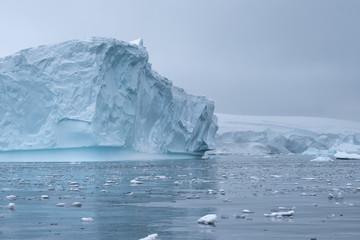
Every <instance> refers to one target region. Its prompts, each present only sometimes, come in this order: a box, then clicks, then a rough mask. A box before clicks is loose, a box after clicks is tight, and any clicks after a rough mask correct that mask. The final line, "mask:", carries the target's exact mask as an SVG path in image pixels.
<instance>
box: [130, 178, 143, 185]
mask: <svg viewBox="0 0 360 240" xmlns="http://www.w3.org/2000/svg"><path fill="white" fill-rule="evenodd" d="M130 183H131V184H143V182H142V181H139V180H137V179H133V180H131V181H130Z"/></svg>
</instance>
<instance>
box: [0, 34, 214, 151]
mask: <svg viewBox="0 0 360 240" xmlns="http://www.w3.org/2000/svg"><path fill="white" fill-rule="evenodd" d="M142 44H143V43H142V40H139V41H134V42H132V43H127V42H122V41H118V40H115V39H107V38H91V39H88V40H84V41H80V40H75V41H67V42H64V43H60V44H56V45H47V46H39V47H37V48H30V49H25V50H22V51H20V52H18V53H16V54H14V55H12V56H8V57H5V58H1V59H0V150H1V151H7V150H28V149H48V148H74V147H86V146H118V147H124V148H126V149H132V150H136V151H141V152H160V153H164V152H186V153H194V152H202V151H205V150H207V149H211V148H213V147H214V145H213V139H214V135H215V133H216V130H217V125H216V117H215V116H214V115H213V111H214V104H213V102H212V101H209V100H207V99H206V98H205V97H198V96H192V95H189V94H187V93H186V92H185V91H184V90H183V89H180V88H177V87H175V86H173V85H172V83H171V82H170V81H169V80H167V79H166V78H164V77H162V76H160V75H159V74H157V73H156V72H155V71H153V70H152V69H151V64H150V63H149V62H148V58H149V57H148V53H147V51H146V49H145V47H143V46H142Z"/></svg>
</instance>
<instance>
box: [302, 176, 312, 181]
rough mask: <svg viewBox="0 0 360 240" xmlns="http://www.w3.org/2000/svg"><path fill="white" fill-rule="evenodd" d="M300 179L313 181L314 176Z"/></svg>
mask: <svg viewBox="0 0 360 240" xmlns="http://www.w3.org/2000/svg"><path fill="white" fill-rule="evenodd" d="M301 180H310V181H313V180H315V178H313V177H304V178H302V179H301Z"/></svg>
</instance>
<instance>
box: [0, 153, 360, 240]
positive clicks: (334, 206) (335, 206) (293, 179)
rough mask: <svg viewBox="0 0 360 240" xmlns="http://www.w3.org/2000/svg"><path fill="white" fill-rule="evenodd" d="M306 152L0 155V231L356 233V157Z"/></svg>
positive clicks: (100, 235)
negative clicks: (78, 158)
mask: <svg viewBox="0 0 360 240" xmlns="http://www.w3.org/2000/svg"><path fill="white" fill-rule="evenodd" d="M311 159H312V158H311V157H303V156H280V157H254V156H251V157H245V156H223V157H221V158H219V159H208V160H201V159H173V160H171V159H170V160H144V161H106V159H104V161H102V162H100V161H97V162H81V163H70V162H55V163H47V162H38V163H32V162H0V173H1V174H0V184H1V185H0V190H1V193H0V194H1V195H0V239H88V240H90V239H140V238H143V237H146V236H147V235H149V234H152V233H157V234H158V235H159V237H158V239H163V240H164V239H210V240H211V239H214V240H215V239H311V238H316V239H360V161H333V162H324V163H322V162H318V163H316V162H311V161H310V160H311ZM131 180H136V181H137V182H138V183H140V182H141V183H142V184H136V183H135V184H132V183H131ZM209 190H213V191H209ZM219 190H220V191H219ZM10 195H15V196H16V200H8V199H7V198H6V197H7V196H10ZM42 195H48V196H49V198H48V199H44V198H41V196H42ZM329 196H330V198H329ZM331 196H334V197H333V198H332V197H331ZM10 202H13V203H15V208H14V210H10V209H8V207H7V206H8V204H9V203H10ZM74 202H80V203H81V207H74V206H72V203H74ZM58 203H64V204H65V205H64V206H63V207H59V206H57V204H58ZM245 209H246V210H250V211H251V212H252V213H243V210H245ZM288 210H294V211H295V214H294V216H292V217H283V218H272V217H265V216H264V214H268V213H271V212H274V211H288ZM211 213H215V214H217V216H218V219H217V222H216V226H204V225H200V224H197V219H198V218H200V217H202V216H204V215H206V214H211ZM83 217H91V218H92V219H93V221H92V222H83V221H81V219H82V218H83Z"/></svg>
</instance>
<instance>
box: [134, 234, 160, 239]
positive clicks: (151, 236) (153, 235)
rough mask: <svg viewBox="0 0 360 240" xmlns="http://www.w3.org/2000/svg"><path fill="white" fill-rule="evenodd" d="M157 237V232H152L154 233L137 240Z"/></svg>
mask: <svg viewBox="0 0 360 240" xmlns="http://www.w3.org/2000/svg"><path fill="white" fill-rule="evenodd" d="M157 237H158V234H157V233H154V234H150V235H148V236H147V237H144V238H141V239H139V240H155V239H156V238H157Z"/></svg>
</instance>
